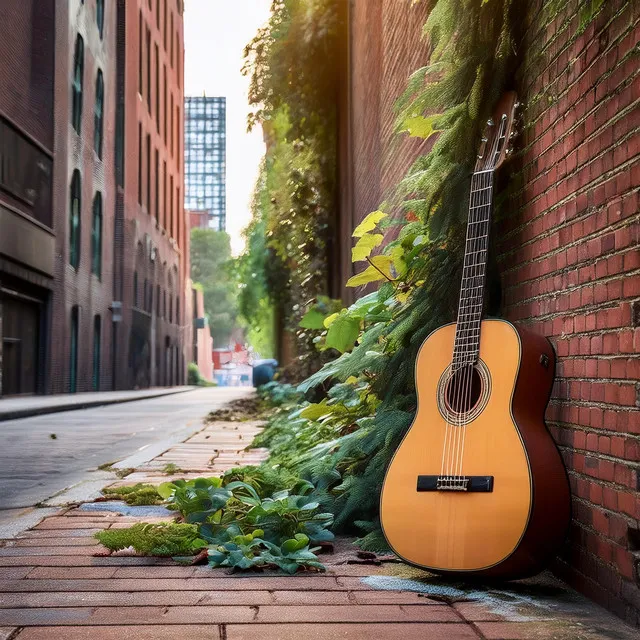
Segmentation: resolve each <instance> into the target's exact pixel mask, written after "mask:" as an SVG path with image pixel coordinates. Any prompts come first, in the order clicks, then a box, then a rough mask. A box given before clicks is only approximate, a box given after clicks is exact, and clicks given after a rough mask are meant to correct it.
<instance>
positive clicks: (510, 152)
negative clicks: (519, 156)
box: [504, 147, 513, 156]
mask: <svg viewBox="0 0 640 640" xmlns="http://www.w3.org/2000/svg"><path fill="white" fill-rule="evenodd" d="M512 153H513V147H507V149H506V151H505V152H504V154H505V155H506V156H510V155H511V154H512Z"/></svg>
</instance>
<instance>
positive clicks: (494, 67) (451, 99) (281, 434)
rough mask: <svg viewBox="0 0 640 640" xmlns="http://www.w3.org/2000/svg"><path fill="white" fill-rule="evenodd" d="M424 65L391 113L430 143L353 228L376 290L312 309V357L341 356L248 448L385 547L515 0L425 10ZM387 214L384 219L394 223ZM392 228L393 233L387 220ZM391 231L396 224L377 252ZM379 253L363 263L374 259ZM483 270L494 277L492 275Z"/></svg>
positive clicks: (362, 277) (449, 303) (450, 304)
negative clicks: (397, 463) (397, 466)
mask: <svg viewBox="0 0 640 640" xmlns="http://www.w3.org/2000/svg"><path fill="white" fill-rule="evenodd" d="M425 2H426V3H427V4H428V8H429V12H428V18H427V21H426V24H425V25H424V29H423V30H424V34H425V37H427V38H428V39H429V42H430V44H431V55H430V59H429V61H428V64H427V65H426V66H424V67H423V68H421V69H418V70H417V71H416V72H415V73H413V74H412V75H411V77H410V78H409V82H408V86H407V89H406V91H405V92H404V94H403V95H402V96H401V97H400V99H399V100H398V103H397V114H396V115H397V127H396V128H397V131H398V133H399V134H402V135H409V136H415V137H421V138H431V137H432V136H433V142H432V146H431V148H430V151H428V152H427V153H426V154H425V155H422V156H420V157H419V158H418V159H417V160H416V161H415V163H414V164H413V166H412V167H411V168H410V169H409V171H408V173H407V175H406V176H405V178H404V179H403V180H402V181H401V182H400V184H399V185H398V188H397V190H396V192H395V193H394V195H393V197H392V198H391V199H390V200H389V202H387V203H384V204H383V205H382V206H381V210H380V211H376V212H374V213H372V214H371V215H370V216H369V217H368V218H367V219H366V220H365V221H363V223H362V224H361V225H360V226H359V227H358V228H357V229H356V230H355V232H354V237H355V238H356V239H357V241H356V244H355V246H354V249H353V256H352V257H353V260H354V262H363V263H365V266H364V269H363V270H361V271H360V272H359V273H358V274H357V275H356V276H354V278H352V279H351V280H350V281H349V283H348V285H350V286H360V285H363V284H368V283H371V282H378V283H380V286H379V289H378V290H377V291H376V292H375V293H373V294H370V295H368V296H365V297H363V298H361V299H360V300H359V301H358V302H356V303H355V304H354V305H352V306H351V307H350V308H349V309H342V310H340V311H338V312H336V311H333V312H332V313H331V314H323V313H321V312H319V310H318V309H316V308H313V307H312V308H311V309H307V313H306V315H305V316H304V318H303V325H309V326H311V327H312V329H309V330H308V331H310V332H313V335H314V340H315V342H316V344H317V345H318V346H319V347H320V348H321V349H325V348H329V347H330V348H331V349H337V350H338V351H340V352H341V353H342V355H341V356H340V357H339V358H337V359H335V360H333V361H331V362H329V363H327V364H325V366H324V367H323V368H321V369H320V370H319V371H318V372H316V373H314V374H313V375H311V376H310V377H308V379H307V380H305V381H304V382H303V383H302V384H301V385H300V387H299V390H300V391H302V392H304V393H307V394H309V395H311V394H314V395H315V396H316V397H315V398H314V399H315V400H319V401H316V402H313V403H302V405H301V406H297V407H295V408H293V409H289V408H283V409H281V410H279V411H278V412H276V414H275V415H274V417H273V418H272V419H271V421H270V424H269V425H268V427H267V428H266V429H265V431H264V432H263V433H262V434H261V435H260V436H259V437H258V440H257V444H260V445H262V446H268V447H270V449H271V451H272V456H271V458H270V460H269V463H270V464H272V465H281V466H286V467H287V468H289V469H290V470H292V471H293V472H295V473H296V474H299V475H300V476H302V477H303V478H305V479H308V480H310V481H311V482H312V483H313V484H314V486H315V487H316V493H317V495H318V496H319V497H318V500H319V501H320V502H321V503H322V504H323V508H325V509H326V510H327V511H330V512H332V513H334V514H335V524H334V531H354V530H359V531H361V532H362V533H363V534H364V536H363V538H362V539H361V541H360V543H361V544H362V546H363V547H365V548H368V549H372V550H375V549H379V548H382V547H383V546H384V538H383V537H382V534H381V531H380V527H379V522H378V520H377V518H378V503H379V494H380V488H381V486H382V482H383V478H384V473H385V470H386V467H387V466H388V463H389V461H390V459H391V456H392V455H393V452H394V451H395V450H396V448H397V446H398V444H399V442H400V440H401V438H402V437H403V435H404V433H405V432H406V430H407V429H408V427H409V426H410V424H411V421H412V419H413V416H414V414H415V410H416V395H415V380H414V367H415V361H416V357H417V353H418V349H419V348H420V346H421V344H422V342H423V341H424V340H425V338H426V337H427V336H428V334H429V333H430V332H431V331H432V330H434V329H435V328H437V327H438V326H440V325H441V324H443V323H445V322H448V321H450V320H452V319H453V317H454V311H455V309H456V303H457V295H458V292H457V288H456V287H452V286H451V285H452V282H459V280H460V269H461V258H462V255H463V253H464V252H463V251H462V250H461V249H462V245H463V242H464V229H465V222H466V215H467V212H468V204H469V202H468V196H467V197H464V196H462V197H461V194H468V193H469V180H470V176H471V170H472V166H473V162H474V160H475V156H474V154H473V151H472V150H473V149H476V148H478V146H479V139H480V136H481V131H482V129H483V127H484V124H485V122H486V120H487V118H488V117H489V115H490V114H491V110H492V108H493V105H494V104H495V102H496V101H497V99H498V98H499V97H500V95H501V93H502V92H503V90H504V88H505V86H506V83H507V78H508V77H509V73H510V70H511V67H512V62H513V58H514V50H515V49H514V41H513V38H512V33H513V32H514V19H515V17H516V16H515V13H516V11H515V3H513V1H512V0H429V1H427V0H425ZM391 214H393V215H391ZM391 219H394V220H395V222H393V223H390V222H389V220H391ZM390 224H396V225H398V226H399V229H397V233H394V234H391V237H392V238H393V240H391V241H388V242H386V243H385V235H386V231H387V229H388V227H389V225H390ZM374 249H376V250H377V252H378V254H377V255H375V256H373V257H372V252H373V250H374ZM490 269H491V267H490Z"/></svg>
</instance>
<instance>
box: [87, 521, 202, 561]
mask: <svg viewBox="0 0 640 640" xmlns="http://www.w3.org/2000/svg"><path fill="white" fill-rule="evenodd" d="M95 537H96V538H97V539H98V540H99V541H100V543H101V544H103V545H104V546H105V547H107V549H109V550H110V551H120V550H121V549H127V548H129V547H133V548H134V549H135V550H136V551H137V552H138V553H143V554H145V555H152V556H179V555H190V554H194V553H196V552H197V551H200V550H201V549H204V548H205V547H206V546H207V543H206V542H205V541H204V540H202V539H201V538H200V537H199V536H198V527H197V526H195V525H192V524H164V523H161V524H147V523H144V522H140V523H138V524H134V525H133V526H132V527H129V528H128V529H108V530H107V531H100V532H98V533H96V534H95Z"/></svg>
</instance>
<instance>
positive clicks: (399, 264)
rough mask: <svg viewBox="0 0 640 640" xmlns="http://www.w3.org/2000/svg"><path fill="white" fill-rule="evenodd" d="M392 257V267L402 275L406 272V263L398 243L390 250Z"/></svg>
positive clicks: (402, 250)
mask: <svg viewBox="0 0 640 640" xmlns="http://www.w3.org/2000/svg"><path fill="white" fill-rule="evenodd" d="M391 257H392V259H393V268H394V269H395V270H396V273H397V274H398V275H399V276H403V275H404V274H405V273H406V272H407V263H406V262H405V260H404V249H403V248H402V247H401V246H400V245H398V246H396V247H394V248H393V249H392V250H391Z"/></svg>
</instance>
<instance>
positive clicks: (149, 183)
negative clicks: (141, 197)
mask: <svg viewBox="0 0 640 640" xmlns="http://www.w3.org/2000/svg"><path fill="white" fill-rule="evenodd" d="M146 161H147V212H148V213H151V134H149V133H147V155H146Z"/></svg>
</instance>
